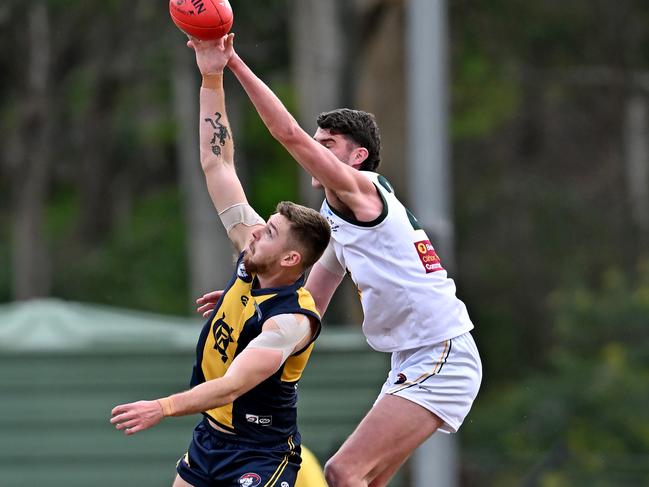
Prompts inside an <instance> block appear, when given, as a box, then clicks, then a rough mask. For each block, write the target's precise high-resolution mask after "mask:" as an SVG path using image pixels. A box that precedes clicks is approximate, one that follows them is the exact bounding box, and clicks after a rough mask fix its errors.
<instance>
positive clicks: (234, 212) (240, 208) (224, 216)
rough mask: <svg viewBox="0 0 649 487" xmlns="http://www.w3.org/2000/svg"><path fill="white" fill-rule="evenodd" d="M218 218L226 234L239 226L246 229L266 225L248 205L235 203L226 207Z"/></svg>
mask: <svg viewBox="0 0 649 487" xmlns="http://www.w3.org/2000/svg"><path fill="white" fill-rule="evenodd" d="M219 218H221V222H222V223H223V226H224V227H225V230H226V232H229V231H230V230H232V229H233V228H234V227H236V226H237V225H239V224H242V225H245V226H247V227H252V226H253V225H265V224H266V222H265V221H264V219H263V218H262V217H260V216H259V215H258V214H257V212H256V211H255V210H253V209H252V206H250V205H249V204H248V203H237V204H236V205H232V206H229V207H227V208H226V209H225V210H223V211H220V212H219Z"/></svg>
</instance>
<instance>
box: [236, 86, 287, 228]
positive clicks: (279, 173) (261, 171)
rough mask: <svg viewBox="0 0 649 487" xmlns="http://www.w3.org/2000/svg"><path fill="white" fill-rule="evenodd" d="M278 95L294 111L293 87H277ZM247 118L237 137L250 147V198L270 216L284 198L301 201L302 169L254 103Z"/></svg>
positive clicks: (259, 208)
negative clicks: (274, 134)
mask: <svg viewBox="0 0 649 487" xmlns="http://www.w3.org/2000/svg"><path fill="white" fill-rule="evenodd" d="M273 90H274V91H275V92H276V93H277V96H278V97H280V99H282V101H283V102H284V104H285V105H286V106H287V108H288V109H289V110H290V111H293V108H292V107H293V105H294V103H295V102H294V97H293V93H292V91H291V89H290V87H289V86H287V85H285V84H284V85H279V86H273ZM246 106H247V110H246V112H245V115H244V117H243V120H244V121H243V128H242V131H241V134H240V136H238V137H237V138H238V139H239V140H241V141H242V142H243V145H244V146H245V147H246V149H245V152H246V156H247V158H248V160H249V164H250V168H249V173H250V175H251V183H252V184H251V185H250V186H249V187H250V188H251V191H250V192H249V194H250V199H251V202H252V205H253V207H254V208H256V209H257V211H258V212H259V214H260V215H262V216H263V217H264V218H267V217H268V216H269V215H270V214H272V213H274V212H275V207H276V206H277V203H278V202H280V201H283V200H289V201H297V200H298V188H299V180H298V179H299V172H298V171H299V169H298V165H297V163H296V162H295V161H294V160H293V158H292V157H291V156H290V154H289V153H288V152H286V150H285V149H284V147H282V145H281V144H280V143H279V142H277V141H276V140H275V139H274V138H273V137H272V135H270V133H269V132H268V129H267V128H266V126H265V125H264V123H263V122H262V121H261V119H260V118H259V115H258V114H257V112H256V111H255V109H254V108H253V107H251V105H250V104H247V105H246Z"/></svg>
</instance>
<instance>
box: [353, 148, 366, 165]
mask: <svg viewBox="0 0 649 487" xmlns="http://www.w3.org/2000/svg"><path fill="white" fill-rule="evenodd" d="M369 155H370V153H369V151H368V150H367V149H366V148H365V147H357V148H356V149H354V153H353V155H352V167H353V168H355V169H358V168H359V166H360V165H361V164H363V161H365V159H367V156H369Z"/></svg>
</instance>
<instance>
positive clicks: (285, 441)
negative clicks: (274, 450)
mask: <svg viewBox="0 0 649 487" xmlns="http://www.w3.org/2000/svg"><path fill="white" fill-rule="evenodd" d="M212 421H213V420H212ZM202 424H203V425H204V427H205V428H206V429H207V431H209V433H210V434H211V435H213V436H214V437H216V438H218V439H219V440H221V441H227V442H229V443H233V444H238V445H256V446H266V447H282V446H286V445H288V446H289V447H290V448H293V447H295V446H299V445H300V444H301V442H302V440H301V437H300V433H296V434H294V435H291V436H290V437H287V438H269V439H262V440H260V439H257V438H249V437H244V436H241V435H237V434H232V433H225V432H223V431H220V430H218V429H216V428H215V427H214V426H212V425H211V424H210V419H209V418H208V417H206V416H203V421H202Z"/></svg>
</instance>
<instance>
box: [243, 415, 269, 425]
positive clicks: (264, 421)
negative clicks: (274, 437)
mask: <svg viewBox="0 0 649 487" xmlns="http://www.w3.org/2000/svg"><path fill="white" fill-rule="evenodd" d="M246 421H247V422H248V423H253V424H260V425H261V426H270V425H271V424H273V417H272V416H257V415H256V414H246Z"/></svg>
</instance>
